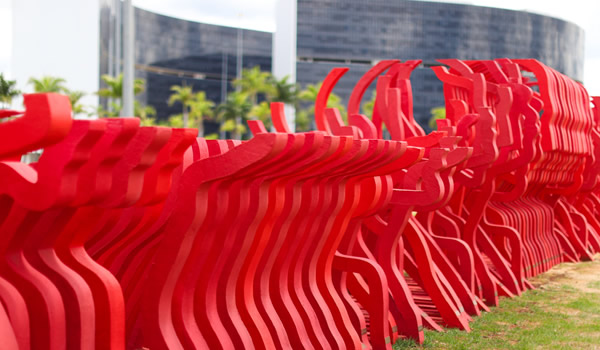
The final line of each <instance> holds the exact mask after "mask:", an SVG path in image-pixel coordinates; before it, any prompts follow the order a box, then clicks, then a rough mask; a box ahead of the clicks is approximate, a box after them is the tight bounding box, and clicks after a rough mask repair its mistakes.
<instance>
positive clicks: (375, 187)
mask: <svg viewBox="0 0 600 350" xmlns="http://www.w3.org/2000/svg"><path fill="white" fill-rule="evenodd" d="M440 62H441V63H442V64H444V66H439V67H433V69H434V71H435V73H436V75H437V76H438V78H439V79H440V80H441V81H442V82H443V83H444V96H445V100H446V119H442V120H438V121H437V123H438V130H437V131H434V132H432V133H430V134H428V135H426V134H425V132H424V131H423V129H421V127H420V126H419V125H418V124H417V123H416V122H415V120H414V118H413V115H412V91H411V85H410V74H411V72H412V71H413V70H414V69H415V68H416V67H417V66H418V65H419V64H420V61H407V62H400V61H397V60H387V61H382V62H380V63H378V64H377V65H375V66H374V67H373V68H372V69H371V70H370V71H369V72H367V73H366V74H365V75H364V76H363V77H362V78H361V79H360V81H359V82H357V84H356V87H355V89H354V91H353V93H352V95H351V97H350V99H349V105H348V116H347V123H346V122H344V120H343V118H342V116H341V115H340V113H339V111H337V110H336V109H332V108H326V104H327V99H328V97H329V94H330V93H331V91H332V90H333V88H334V86H335V84H336V82H337V81H338V80H339V79H340V78H341V77H342V75H343V74H344V73H345V72H346V71H347V69H346V68H336V69H334V70H332V71H331V72H330V74H329V75H328V76H327V77H326V79H325V81H324V83H323V85H322V88H321V90H320V92H319V95H318V98H317V102H316V105H315V122H316V125H317V128H318V131H315V132H310V133H291V132H290V131H289V128H288V126H287V125H286V122H285V116H284V114H283V105H281V104H278V103H274V104H272V105H271V113H272V119H273V125H274V127H275V129H276V132H272V133H271V132H268V131H267V130H266V129H265V128H264V126H263V125H262V123H261V122H260V121H250V122H249V126H250V129H251V130H252V132H253V134H254V137H253V138H252V139H250V140H249V141H238V140H205V139H201V138H199V139H197V138H196V137H195V136H196V134H197V131H196V130H194V129H170V128H165V127H140V125H139V121H138V120H137V119H135V118H119V119H104V120H88V121H83V120H75V121H73V120H71V118H70V107H69V106H70V105H69V101H68V99H67V98H66V97H64V96H60V95H55V94H33V95H27V96H25V107H26V110H25V112H19V111H6V110H5V111H1V113H0V118H4V117H15V116H18V118H16V119H12V120H8V121H6V122H3V123H0V139H1V140H3V141H2V143H0V159H1V160H0V179H2V181H0V337H1V339H3V340H4V344H5V345H6V348H7V349H64V348H69V349H93V348H97V349H124V348H128V349H137V348H142V347H146V348H150V349H238V348H239V349H242V348H249V349H250V348H261V349H296V348H312V349H321V348H331V349H361V348H373V349H391V347H392V344H393V343H394V342H395V341H396V340H397V339H398V338H399V337H409V338H412V339H414V340H415V341H416V342H418V343H422V342H423V340H424V335H423V334H424V333H423V329H424V328H425V327H426V328H430V329H434V330H438V331H442V327H453V328H459V329H463V330H466V331H469V330H470V328H469V322H470V321H472V317H473V316H477V315H480V314H481V312H482V311H489V306H495V305H498V297H499V296H507V297H514V296H517V295H520V294H521V293H522V292H523V291H525V290H527V289H530V288H532V286H531V284H530V283H529V282H528V280H527V279H528V278H530V277H532V276H535V275H537V274H539V273H541V272H544V271H546V270H548V269H549V268H551V267H552V266H554V265H556V264H558V263H560V262H563V261H572V262H574V261H580V260H589V259H592V256H593V255H594V254H595V253H598V252H600V235H599V233H600V222H599V220H598V214H599V212H600V200H599V197H598V180H599V178H598V176H599V175H600V171H599V170H600V169H599V167H600V154H598V152H600V151H598V149H600V133H599V132H600V99H599V98H593V99H591V98H590V97H589V96H588V94H587V92H586V90H585V89H584V88H583V87H582V86H581V85H579V84H577V83H575V82H573V81H572V80H570V79H569V78H567V77H565V76H563V75H561V74H560V73H558V72H556V71H554V70H552V69H550V68H548V67H546V66H545V65H543V64H542V63H540V62H538V61H535V60H508V59H501V60H495V61H460V60H441V61H440ZM372 83H375V84H376V91H377V98H376V101H375V107H374V111H373V115H372V116H370V118H369V117H367V116H364V115H361V114H359V110H360V102H361V100H362V97H363V95H364V93H365V91H366V90H367V89H368V87H369V86H370V85H371V84H372ZM590 102H593V103H594V105H595V108H592V107H591V105H590ZM384 130H386V131H385V134H386V135H389V137H388V138H389V139H384V137H383V135H384ZM39 148H43V149H44V152H43V154H42V156H41V158H40V159H39V161H38V162H37V163H33V164H23V163H21V162H19V161H18V160H19V159H20V156H21V155H22V154H24V153H27V152H29V151H32V150H36V149H39Z"/></svg>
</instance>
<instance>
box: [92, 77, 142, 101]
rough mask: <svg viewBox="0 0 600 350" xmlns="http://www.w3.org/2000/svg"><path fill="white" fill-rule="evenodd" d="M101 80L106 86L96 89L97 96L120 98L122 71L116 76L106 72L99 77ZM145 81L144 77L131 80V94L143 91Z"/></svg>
mask: <svg viewBox="0 0 600 350" xmlns="http://www.w3.org/2000/svg"><path fill="white" fill-rule="evenodd" d="M101 79H102V81H103V82H104V83H105V84H106V86H107V87H106V88H104V89H100V90H98V96H100V97H105V98H112V99H116V100H119V101H120V100H121V98H122V97H123V73H121V74H119V75H118V76H116V77H112V76H110V75H108V74H104V75H103V76H102V77H101ZM145 85H146V82H145V81H144V79H134V80H133V94H134V95H139V94H140V93H142V92H143V91H144V86H145Z"/></svg>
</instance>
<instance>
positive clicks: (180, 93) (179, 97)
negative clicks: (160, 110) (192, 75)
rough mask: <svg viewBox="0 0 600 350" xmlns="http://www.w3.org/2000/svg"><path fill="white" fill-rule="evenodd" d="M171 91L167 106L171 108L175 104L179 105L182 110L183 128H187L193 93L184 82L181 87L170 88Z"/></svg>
mask: <svg viewBox="0 0 600 350" xmlns="http://www.w3.org/2000/svg"><path fill="white" fill-rule="evenodd" d="M171 91H173V93H172V94H171V96H169V106H172V105H173V104H174V103H175V102H179V103H181V106H182V108H183V113H182V115H183V127H184V128H187V127H188V125H189V113H190V103H191V101H192V99H193V98H194V91H193V90H192V87H191V86H189V85H186V84H185V82H184V83H183V85H173V86H171Z"/></svg>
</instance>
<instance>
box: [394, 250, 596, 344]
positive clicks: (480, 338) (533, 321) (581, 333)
mask: <svg viewBox="0 0 600 350" xmlns="http://www.w3.org/2000/svg"><path fill="white" fill-rule="evenodd" d="M564 265H567V264H564ZM564 265H559V266H558V267H555V269H559V270H560V269H561V268H565V266H564ZM568 265H571V264H568ZM566 268H567V269H569V270H566V269H565V270H562V271H557V272H555V273H552V270H551V271H550V273H549V274H548V276H549V277H546V276H544V275H545V274H542V275H540V276H537V277H535V279H534V280H533V283H534V284H537V283H540V282H539V281H542V282H543V284H542V285H541V286H536V287H537V289H534V290H529V291H527V292H525V293H524V294H523V295H522V296H519V297H516V298H513V299H510V298H502V299H500V306H498V307H495V308H492V310H491V312H487V313H483V314H482V315H481V316H478V317H475V318H474V322H472V323H471V324H470V326H471V332H470V333H467V332H464V331H460V330H457V329H447V330H445V332H435V331H430V330H425V343H424V344H423V346H417V345H415V344H414V342H412V341H411V340H399V341H398V342H396V344H395V345H394V349H421V348H426V349H465V350H467V349H468V350H471V349H475V350H476V349H523V350H525V349H565V350H567V349H594V348H596V347H597V345H598V344H599V343H600V291H597V290H593V289H592V290H591V291H589V290H588V291H586V289H585V287H584V286H585V284H581V283H580V282H581V281H586V280H587V279H586V278H589V277H592V278H595V279H596V281H594V282H592V283H594V285H595V284H596V283H597V282H600V277H598V276H599V275H598V273H597V271H599V270H600V261H593V262H586V263H578V264H576V266H575V267H573V266H572V265H571V266H566ZM565 271H569V272H568V273H565ZM578 274H585V277H569V276H577V275H578ZM536 281H538V282H537V283H536ZM565 283H566V284H565ZM587 288H589V283H588V286H587Z"/></svg>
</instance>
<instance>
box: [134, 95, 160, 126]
mask: <svg viewBox="0 0 600 350" xmlns="http://www.w3.org/2000/svg"><path fill="white" fill-rule="evenodd" d="M133 111H134V112H133V114H135V116H136V117H138V118H140V125H142V126H152V125H156V124H157V122H156V119H155V118H154V116H156V109H154V107H152V106H142V104H141V103H139V101H133Z"/></svg>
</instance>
